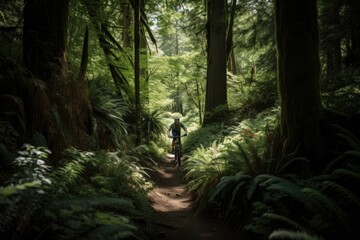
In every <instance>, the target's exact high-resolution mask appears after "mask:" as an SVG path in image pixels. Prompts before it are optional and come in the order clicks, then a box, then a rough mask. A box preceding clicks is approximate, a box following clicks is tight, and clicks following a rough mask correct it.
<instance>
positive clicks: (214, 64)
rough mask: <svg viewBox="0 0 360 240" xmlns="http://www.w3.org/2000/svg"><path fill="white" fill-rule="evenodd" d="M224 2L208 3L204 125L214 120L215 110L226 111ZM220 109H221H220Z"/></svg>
mask: <svg viewBox="0 0 360 240" xmlns="http://www.w3.org/2000/svg"><path fill="white" fill-rule="evenodd" d="M225 8H226V1H224V0H209V1H208V23H207V28H208V34H207V42H208V48H207V51H208V57H207V58H208V59H207V62H208V63H207V64H208V67H207V84H206V100H205V116H204V124H207V123H209V122H211V121H213V120H215V118H216V117H215V116H214V113H215V112H216V111H217V110H227V86H226V16H225ZM220 108H221V109H220Z"/></svg>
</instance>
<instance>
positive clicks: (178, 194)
mask: <svg viewBox="0 0 360 240" xmlns="http://www.w3.org/2000/svg"><path fill="white" fill-rule="evenodd" d="M172 159H173V155H169V156H168V158H167V159H166V160H165V161H164V162H162V163H160V164H159V167H158V168H157V169H155V170H154V171H153V172H151V173H150V176H151V178H152V180H153V181H154V183H155V185H156V187H155V188H154V189H153V190H152V191H151V192H150V193H149V194H148V197H149V199H150V201H151V205H152V208H153V210H154V213H153V215H154V216H153V217H154V221H155V223H156V224H155V225H156V228H157V229H156V232H157V234H156V235H157V236H156V237H155V239H154V240H158V239H159V240H202V239H204V240H220V239H227V240H232V239H239V236H238V234H236V233H235V232H233V231H229V230H228V229H225V228H223V227H220V226H219V224H218V223H216V221H214V220H212V219H209V218H205V217H202V216H199V215H197V214H196V213H195V211H194V209H193V203H192V201H191V197H190V195H189V193H188V191H187V185H186V184H185V183H184V181H183V177H182V173H181V170H180V168H179V167H176V166H174V165H173V164H172V163H171V160H172Z"/></svg>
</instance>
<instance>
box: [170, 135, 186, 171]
mask: <svg viewBox="0 0 360 240" xmlns="http://www.w3.org/2000/svg"><path fill="white" fill-rule="evenodd" d="M185 136H187V134H184V135H182V136H181V137H185ZM172 138H173V139H174V142H175V143H174V161H173V162H175V165H178V166H179V167H180V166H181V155H182V152H181V141H180V137H178V136H176V137H172Z"/></svg>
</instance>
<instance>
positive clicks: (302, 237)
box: [269, 230, 322, 240]
mask: <svg viewBox="0 0 360 240" xmlns="http://www.w3.org/2000/svg"><path fill="white" fill-rule="evenodd" d="M269 239H274V240H277V239H286V240H322V238H319V237H317V236H312V235H309V234H308V233H306V232H295V231H289V230H276V231H273V232H272V233H271V234H270V236H269Z"/></svg>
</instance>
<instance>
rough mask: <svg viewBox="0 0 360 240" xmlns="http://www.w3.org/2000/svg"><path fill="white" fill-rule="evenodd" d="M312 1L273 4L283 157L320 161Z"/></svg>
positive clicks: (314, 8) (316, 40)
mask: <svg viewBox="0 0 360 240" xmlns="http://www.w3.org/2000/svg"><path fill="white" fill-rule="evenodd" d="M316 4H317V3H316V1H314V0H292V1H288V0H276V38H277V48H278V87H279V94H280V104H281V138H282V143H283V145H284V149H285V153H286V154H290V153H292V152H295V151H296V150H297V152H296V153H297V155H300V156H304V157H306V158H308V159H310V160H311V164H312V165H313V166H317V165H318V162H317V161H320V159H321V141H320V131H319V125H320V118H321V115H322V107H321V99H320V89H319V85H320V82H319V79H320V60H319V33H318V23H317V5H316Z"/></svg>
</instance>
